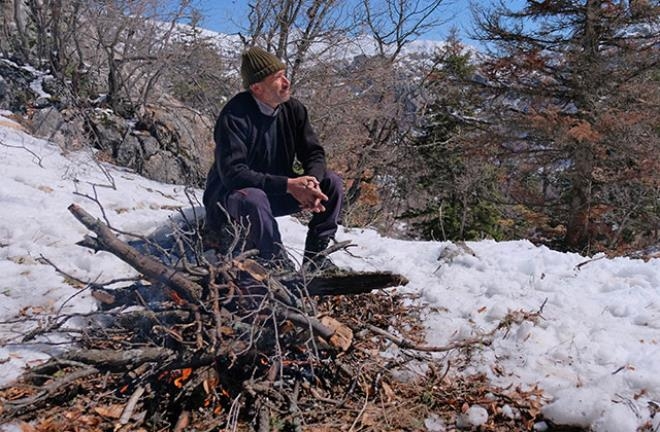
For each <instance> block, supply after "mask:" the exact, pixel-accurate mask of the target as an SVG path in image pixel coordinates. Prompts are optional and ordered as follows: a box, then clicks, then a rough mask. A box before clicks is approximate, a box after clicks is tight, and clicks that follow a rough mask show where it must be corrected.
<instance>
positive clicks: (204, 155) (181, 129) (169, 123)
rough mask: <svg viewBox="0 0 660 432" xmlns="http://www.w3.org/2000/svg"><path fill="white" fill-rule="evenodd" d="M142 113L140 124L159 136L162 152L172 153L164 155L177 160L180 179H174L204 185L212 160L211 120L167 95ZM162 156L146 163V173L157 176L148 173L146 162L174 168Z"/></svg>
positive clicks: (149, 175) (154, 173) (150, 172)
mask: <svg viewBox="0 0 660 432" xmlns="http://www.w3.org/2000/svg"><path fill="white" fill-rule="evenodd" d="M141 114H142V115H141V119H142V120H141V125H140V127H142V128H143V129H145V130H147V131H149V132H150V135H151V136H152V137H154V138H156V140H157V141H158V143H159V147H160V151H161V152H163V151H166V152H169V154H165V153H164V154H163V155H167V156H169V157H174V158H176V159H177V161H178V169H179V171H180V174H179V176H180V178H179V179H178V180H177V181H175V182H176V183H185V184H197V185H202V184H203V182H204V180H205V179H206V174H207V172H208V169H209V167H210V166H211V164H212V163H213V151H214V147H215V145H214V143H213V136H212V134H213V122H212V120H211V119H209V118H208V117H206V116H204V115H202V114H201V113H199V112H197V111H195V110H193V109H191V108H190V107H187V106H185V105H183V104H182V103H181V102H179V101H177V100H176V99H174V98H172V97H170V96H167V95H164V96H162V97H161V98H159V100H158V101H157V102H156V104H148V105H147V106H145V108H144V112H143V113H141ZM143 143H145V141H144V140H143ZM150 144H152V143H150ZM152 157H153V156H152ZM159 159H160V160H159V161H158V162H156V161H151V162H150V163H149V164H147V163H145V175H147V176H148V177H150V178H153V177H152V175H158V174H157V173H156V172H154V171H153V170H152V169H150V170H149V172H147V171H146V169H147V168H146V167H147V165H149V166H155V165H158V164H167V165H168V166H169V167H170V168H171V169H172V168H174V167H173V165H171V164H169V163H167V161H163V160H162V159H163V156H161V157H160V158H159Z"/></svg>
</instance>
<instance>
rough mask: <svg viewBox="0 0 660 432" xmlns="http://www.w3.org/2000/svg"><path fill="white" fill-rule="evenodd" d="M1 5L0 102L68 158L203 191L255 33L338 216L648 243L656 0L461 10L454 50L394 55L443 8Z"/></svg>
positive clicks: (261, 1) (460, 232) (408, 229)
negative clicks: (337, 196) (307, 121)
mask: <svg viewBox="0 0 660 432" xmlns="http://www.w3.org/2000/svg"><path fill="white" fill-rule="evenodd" d="M1 7H2V21H1V22H0V55H1V57H0V76H1V77H2V81H1V82H0V108H1V109H6V110H10V111H12V112H13V113H15V114H16V116H17V118H19V119H20V120H21V122H23V123H24V124H26V125H27V126H29V127H30V128H31V130H32V132H34V133H35V134H37V135H39V136H44V137H47V138H49V139H51V140H53V141H55V142H57V143H58V144H60V145H61V147H62V148H63V149H65V150H66V149H70V150H73V149H79V148H83V147H88V148H93V149H95V154H96V157H97V158H99V160H104V161H111V162H113V163H116V164H118V165H121V166H126V167H128V168H131V169H133V170H135V171H136V172H137V173H139V174H143V175H145V176H147V177H150V178H153V179H155V180H158V181H165V182H170V183H178V184H188V185H191V186H195V187H202V186H203V182H204V178H205V175H206V172H207V170H208V167H209V164H210V163H212V151H213V140H212V137H211V133H212V128H213V122H214V119H215V117H216V116H217V114H218V113H219V111H220V109H221V108H222V106H223V104H224V103H225V102H226V101H227V100H228V98H230V97H231V96H232V95H233V94H235V93H236V92H237V91H239V90H240V78H239V75H238V73H237V68H238V59H239V53H240V52H241V51H242V50H243V49H245V48H246V47H248V46H251V45H254V44H258V45H260V46H262V47H264V48H267V49H269V50H271V51H272V52H274V53H276V54H277V55H278V56H279V57H281V58H282V59H283V60H284V61H285V62H286V64H287V66H288V70H287V72H288V75H289V77H290V79H291V81H292V84H293V87H294V93H295V96H296V97H298V98H299V99H301V100H302V101H303V102H304V103H305V104H306V105H307V106H308V108H309V112H310V116H311V118H312V122H313V124H314V125H315V128H316V131H317V133H318V135H319V136H320V138H321V141H322V142H323V143H324V145H325V147H326V149H327V153H328V155H329V165H330V166H331V168H332V169H334V170H336V171H338V172H339V173H341V175H342V176H343V178H344V180H345V186H346V190H347V196H346V203H345V210H344V214H343V215H342V223H343V224H344V225H346V226H372V227H376V228H378V229H379V230H380V231H381V232H383V233H384V234H387V235H389V236H398V237H405V238H425V239H431V238H433V239H439V240H474V239H482V238H494V239H497V240H505V239H519V238H527V239H530V240H532V241H533V242H535V243H538V244H546V245H549V246H551V247H553V248H556V249H560V250H571V251H578V252H582V253H587V254H590V253H594V252H598V251H608V252H611V253H625V252H627V251H630V250H633V249H640V248H643V247H647V246H649V245H654V244H657V243H658V236H659V234H660V233H659V230H660V199H659V198H660V174H659V173H660V152H658V148H659V147H660V146H659V137H660V119H659V116H660V115H659V113H660V109H659V108H660V85H659V84H660V68H659V63H658V60H659V53H660V36H659V34H660V33H659V31H658V29H660V25H659V24H660V23H659V21H660V5H658V2H657V1H649V0H637V1H605V0H581V1H578V0H572V1H571V0H566V1H531V0H530V1H525V2H522V1H521V2H513V3H512V2H477V3H473V4H472V7H471V13H472V14H473V23H474V27H473V28H471V29H467V30H468V33H469V35H470V36H469V37H470V38H471V40H470V44H469V45H468V44H466V43H465V42H464V41H463V40H461V37H460V36H459V32H458V31H457V30H454V31H450V32H449V35H448V37H447V38H446V40H445V41H444V42H443V43H442V44H437V46H436V49H435V50H434V51H433V52H432V53H429V52H428V51H425V52H421V51H417V52H416V51H414V50H411V49H409V47H411V46H412V44H413V43H414V42H416V41H417V40H418V39H419V37H420V36H421V35H424V34H430V32H433V31H434V30H437V29H438V28H440V27H441V26H442V28H447V26H451V25H452V24H454V20H455V19H456V18H455V15H452V13H451V8H450V3H449V2H447V1H446V0H427V1H422V0H379V1H372V0H362V1H342V0H335V1H330V0H325V1H324V0H255V1H251V2H249V3H248V5H247V8H246V9H245V11H246V14H247V15H246V16H245V17H243V18H241V19H238V22H239V23H241V26H242V28H239V29H237V30H236V32H235V34H233V35H221V34H216V33H212V32H209V31H207V30H205V29H203V28H202V27H201V26H200V24H201V23H204V22H206V21H207V20H208V17H205V16H204V7H203V5H202V4H200V3H196V2H192V1H158V0H110V1H78V0H74V1H66V2H65V1H61V0H43V1H26V0H13V1H5V2H2V3H1ZM216 19H217V17H216ZM474 46H477V47H478V49H475V48H474ZM26 66H28V67H29V68H26ZM35 79H37V80H38V82H40V83H41V86H42V88H41V89H38V88H35V86H34V85H31V83H34V82H35ZM42 91H43V92H44V93H42Z"/></svg>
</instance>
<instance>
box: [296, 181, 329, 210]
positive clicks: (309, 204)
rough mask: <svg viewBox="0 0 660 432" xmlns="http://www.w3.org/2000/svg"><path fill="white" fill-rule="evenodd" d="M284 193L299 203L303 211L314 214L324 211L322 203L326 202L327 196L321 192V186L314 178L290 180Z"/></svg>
mask: <svg viewBox="0 0 660 432" xmlns="http://www.w3.org/2000/svg"><path fill="white" fill-rule="evenodd" d="M286 191H287V193H290V194H291V195H293V197H294V198H295V199H296V200H297V201H298V202H299V203H300V206H301V207H302V209H303V210H309V211H311V212H314V213H321V212H324V211H325V207H324V206H323V204H322V202H323V201H327V200H328V196H327V195H326V194H324V193H323V192H321V186H320V183H319V181H318V180H317V179H316V177H313V176H301V177H296V178H290V179H289V180H288V181H287V184H286Z"/></svg>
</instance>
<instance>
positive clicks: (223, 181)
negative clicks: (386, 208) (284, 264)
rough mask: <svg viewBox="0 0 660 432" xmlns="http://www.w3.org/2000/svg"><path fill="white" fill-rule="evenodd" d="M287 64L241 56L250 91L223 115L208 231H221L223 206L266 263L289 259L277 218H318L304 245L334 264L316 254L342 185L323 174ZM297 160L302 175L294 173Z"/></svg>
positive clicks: (207, 194) (209, 190)
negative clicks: (243, 228)
mask: <svg viewBox="0 0 660 432" xmlns="http://www.w3.org/2000/svg"><path fill="white" fill-rule="evenodd" d="M285 68H286V67H285V65H284V63H282V61H280V60H279V59H278V58H277V57H276V56H274V55H272V54H270V53H268V52H266V51H264V50H263V49H261V48H258V47H253V48H250V49H248V50H247V51H246V52H244V53H243V55H242V57H241V77H242V79H243V86H244V88H245V89H246V91H243V92H241V93H238V94H237V95H236V96H234V97H233V98H232V99H231V100H230V101H229V102H228V103H227V104H226V105H225V107H224V108H223V109H222V111H221V113H220V115H219V117H218V120H217V122H216V125H215V130H214V139H215V143H216V149H215V162H214V164H213V166H212V167H211V169H210V171H209V174H208V177H207V180H206V190H205V191H204V199H203V200H204V206H205V207H206V220H207V225H208V226H209V228H210V229H211V230H214V229H221V226H222V222H223V214H224V213H223V211H222V208H224V209H225V210H226V211H227V214H229V216H230V217H231V218H232V219H233V220H235V221H240V222H247V223H249V231H248V233H247V243H248V246H249V247H251V248H256V249H258V250H259V253H260V256H261V257H262V258H263V259H264V260H267V261H274V260H281V259H283V258H285V261H287V259H286V253H285V251H284V249H283V248H282V239H281V237H280V232H279V229H278V226H277V222H276V220H275V217H277V216H284V215H288V214H292V213H295V212H298V211H300V210H309V211H311V212H313V213H314V215H313V217H312V219H311V221H310V223H309V227H308V232H307V238H306V240H305V253H304V257H305V261H306V262H310V263H312V264H314V265H317V266H322V267H326V266H333V265H332V263H329V261H327V260H326V259H325V257H324V256H323V255H319V252H321V251H323V250H324V249H326V248H327V246H328V244H329V241H330V239H331V238H332V237H333V236H334V234H335V233H336V231H337V220H338V218H339V211H340V208H341V203H342V199H343V187H342V182H341V179H340V178H339V177H338V176H337V175H336V174H335V173H333V172H331V171H328V170H327V169H326V162H325V152H324V150H323V147H321V145H320V144H319V140H318V138H317V136H316V134H315V133H314V131H313V130H312V127H311V125H310V123H309V117H308V115H307V109H306V108H305V106H304V105H303V104H302V103H301V102H299V101H298V100H296V99H294V98H291V97H290V90H291V88H290V82H289V80H288V79H287V77H286V74H285ZM296 159H297V160H298V161H299V162H300V164H301V165H302V169H303V171H304V174H303V175H297V174H296V173H295V172H294V162H295V160H296Z"/></svg>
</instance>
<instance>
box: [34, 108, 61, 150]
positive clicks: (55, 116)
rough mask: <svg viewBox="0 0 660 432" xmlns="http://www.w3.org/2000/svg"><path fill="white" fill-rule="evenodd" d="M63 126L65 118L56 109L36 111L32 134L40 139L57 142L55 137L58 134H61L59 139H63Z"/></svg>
mask: <svg viewBox="0 0 660 432" xmlns="http://www.w3.org/2000/svg"><path fill="white" fill-rule="evenodd" d="M63 125H64V117H63V116H62V114H61V113H60V112H59V111H58V110H57V109H55V108H54V107H49V108H43V109H39V110H36V111H35V112H34V114H33V115H32V120H31V126H32V133H33V134H34V135H35V136H38V137H40V138H46V139H49V140H51V141H56V142H57V140H55V139H54V137H55V135H56V134H59V136H60V138H59V139H60V140H61V139H62V137H63V134H62V132H61V129H62V126H63Z"/></svg>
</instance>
